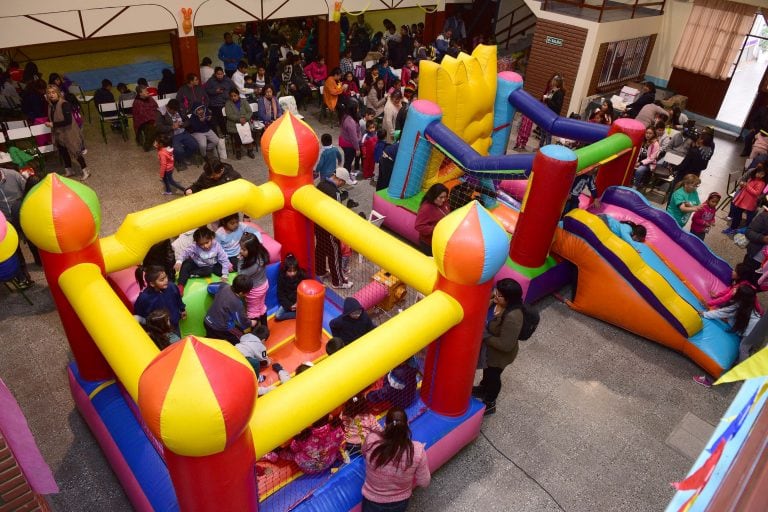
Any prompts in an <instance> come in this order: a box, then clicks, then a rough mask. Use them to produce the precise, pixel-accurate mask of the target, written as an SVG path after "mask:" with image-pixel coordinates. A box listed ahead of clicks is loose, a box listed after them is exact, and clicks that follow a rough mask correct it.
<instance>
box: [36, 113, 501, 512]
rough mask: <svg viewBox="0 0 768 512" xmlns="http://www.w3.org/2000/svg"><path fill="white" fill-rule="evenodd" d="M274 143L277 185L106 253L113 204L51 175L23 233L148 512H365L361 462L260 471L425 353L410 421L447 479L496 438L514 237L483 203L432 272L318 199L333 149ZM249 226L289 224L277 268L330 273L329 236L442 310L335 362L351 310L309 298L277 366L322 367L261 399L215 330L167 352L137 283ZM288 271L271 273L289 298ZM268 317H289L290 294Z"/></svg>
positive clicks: (190, 295)
mask: <svg viewBox="0 0 768 512" xmlns="http://www.w3.org/2000/svg"><path fill="white" fill-rule="evenodd" d="M261 144H262V154H263V155H264V158H265V160H266V162H267V165H268V166H269V181H268V182H267V183H265V184H263V185H259V186H256V185H254V184H252V183H249V182H247V181H245V180H237V181H235V182H231V183H227V184H224V185H221V186H219V187H216V188H213V189H209V190H204V191H202V192H199V193H196V194H194V195H192V196H187V197H184V198H180V199H177V200H175V201H172V202H170V203H167V204H162V205H159V206H156V207H154V208H150V209H149V210H145V211H141V212H136V213H133V214H131V215H129V216H128V217H127V218H126V219H125V221H124V222H123V224H122V225H121V226H120V228H119V229H118V230H117V232H116V233H114V234H113V235H111V236H107V237H104V238H99V236H98V234H99V229H100V206H99V201H98V198H97V197H96V194H95V193H94V192H93V190H91V189H90V188H88V187H87V186H86V185H84V184H82V183H79V182H76V181H73V180H71V179H68V178H64V177H60V176H58V175H55V174H51V175H49V176H47V177H46V178H45V179H44V180H43V181H42V182H41V183H39V184H38V185H37V186H36V187H35V188H34V189H33V190H31V191H30V193H29V194H28V196H27V199H26V200H25V202H24V204H23V207H22V214H21V215H22V225H23V227H24V229H25V232H26V233H27V234H28V236H29V238H30V239H31V240H33V241H34V243H35V244H36V245H37V246H38V247H39V249H40V253H41V258H42V259H43V263H44V268H45V274H46V278H47V280H48V283H49V286H50V289H51V293H52V294H53V297H54V300H55V302H56V306H57V308H58V311H59V315H60V318H61V321H62V325H63V327H64V331H65V334H66V336H67V340H68V342H69V344H70V346H71V349H72V354H73V355H74V359H75V361H74V362H73V363H72V364H71V365H70V367H69V383H70V388H71V390H72V394H73V397H74V399H75V403H76V405H77V407H78V409H79V410H80V411H81V413H82V414H83V416H84V417H85V419H86V421H87V422H88V424H89V425H90V427H91V429H92V431H93V433H94V436H95V437H96V438H97V440H98V441H99V443H100V445H101V446H102V448H103V450H104V453H105V455H106V456H107V458H108V459H109V461H110V463H111V464H112V467H113V468H114V471H115V473H116V474H117V476H118V478H119V479H120V481H121V483H122V485H123V487H124V489H125V491H126V493H127V494H128V496H129V498H130V499H131V502H132V503H133V505H134V507H135V508H136V509H137V510H163V511H169V510H210V511H220V510H243V511H245V510H251V511H255V510H266V511H269V510H287V509H291V510H316V511H340V510H354V509H355V508H356V507H357V506H358V504H359V503H360V501H361V499H362V497H361V487H362V483H363V479H364V466H363V460H362V459H361V458H357V459H352V460H351V461H350V462H349V463H346V464H341V465H339V466H338V467H334V468H333V473H331V472H328V471H326V472H324V473H323V474H320V475H301V474H300V473H298V472H297V471H296V470H295V467H294V469H287V470H286V469H285V468H281V467H273V466H270V465H269V464H268V463H266V462H264V461H263V460H259V459H260V458H261V457H262V456H263V455H264V454H266V453H268V452H270V451H272V450H274V449H276V448H277V447H279V446H280V445H282V444H283V443H285V442H286V441H288V440H290V439H291V438H292V437H293V436H294V435H296V434H298V433H299V432H301V431H302V430H304V429H305V428H306V427H308V426H309V425H311V424H312V423H313V422H314V421H315V420H317V419H318V418H321V417H323V416H324V415H327V414H328V413H329V412H331V411H333V410H334V409H336V408H338V407H339V406H340V405H341V404H343V403H344V402H345V401H347V400H348V399H349V398H350V397H352V396H354V395H356V394H357V393H359V392H360V391H362V390H364V389H366V388H367V387H368V386H370V385H371V384H373V383H375V382H376V381H378V380H379V379H380V378H381V377H383V376H385V375H386V374H387V372H389V371H390V370H391V369H393V368H395V367H396V366H398V365H400V364H401V363H403V362H404V361H406V360H408V359H409V358H411V357H412V356H413V355H414V354H416V353H418V352H420V351H422V349H425V348H427V350H426V355H425V357H424V362H423V368H422V371H423V379H422V383H421V392H420V397H418V398H417V399H416V400H415V401H413V403H410V404H407V405H408V409H407V410H408V414H409V418H410V419H411V428H412V431H413V433H414V437H415V438H416V439H418V440H420V441H423V442H425V443H426V444H427V448H428V455H429V462H430V467H431V468H432V469H435V468H437V467H439V466H440V465H442V464H443V463H444V462H445V461H446V460H448V459H449V458H450V457H451V456H453V455H454V454H455V453H456V452H457V451H458V450H460V449H461V448H462V447H463V446H465V445H466V444H467V443H469V442H470V441H471V440H472V439H474V438H475V437H476V436H477V435H478V433H479V430H480V425H481V420H482V414H483V406H482V404H480V403H479V402H478V401H476V400H472V399H471V397H470V391H471V387H472V381H473V378H474V374H475V362H476V361H477V358H478V353H479V350H480V339H481V333H482V330H483V321H484V318H485V312H486V309H487V306H488V297H489V296H490V291H491V288H492V285H493V276H494V275H495V274H496V273H497V272H498V271H499V269H500V268H501V266H502V265H503V264H504V261H505V259H506V252H507V247H508V244H509V238H508V234H507V233H506V232H505V230H504V228H503V227H502V225H501V224H500V223H499V222H498V221H496V220H495V219H494V218H493V217H492V216H491V215H490V214H489V213H488V212H487V210H486V209H485V208H484V207H483V206H482V205H480V204H479V203H472V204H468V205H467V206H466V207H464V208H462V209H460V210H457V211H454V212H452V213H451V214H450V215H449V216H447V217H445V219H443V221H442V222H441V223H440V224H439V226H438V227H437V228H436V230H435V234H434V242H433V251H434V254H435V258H434V259H432V258H428V257H426V256H424V255H422V254H421V253H420V252H418V251H416V250H415V249H413V248H411V247H409V246H408V245H407V244H405V243H403V242H401V241H399V240H397V239H395V238H394V237H392V236H391V235H388V234H386V233H384V232H383V231H381V230H380V229H379V228H377V227H375V226H374V225H373V224H371V223H369V222H367V221H365V220H364V219H361V218H360V217H359V216H357V215H356V214H355V213H354V212H352V211H351V210H349V209H348V208H346V207H344V206H343V205H342V204H340V203H338V202H336V201H335V200H334V199H333V198H331V197H329V196H327V195H325V194H323V193H322V192H320V191H319V190H318V189H317V188H315V187H314V185H313V182H312V168H313V165H314V163H315V161H316V159H317V155H318V150H319V145H318V140H317V137H316V135H315V134H314V132H313V131H312V129H311V128H310V127H309V126H308V125H306V124H305V123H304V122H302V121H300V120H298V119H297V118H295V117H293V116H292V115H291V114H290V113H287V114H285V115H284V116H283V117H282V118H281V119H279V120H278V121H276V122H275V123H273V124H272V125H271V126H270V127H269V128H268V129H267V131H266V133H265V134H264V136H263V138H262V142H261ZM234 212H244V213H246V214H247V215H249V216H250V218H252V219H258V218H260V217H262V216H264V215H269V214H271V215H272V217H273V224H274V233H275V240H271V241H268V240H266V239H267V236H266V235H263V237H264V238H265V245H266V246H267V247H268V248H270V250H271V253H272V256H273V259H275V260H278V259H279V255H280V254H282V256H283V257H284V256H285V255H286V254H288V253H293V254H294V255H296V256H297V258H298V259H299V262H300V264H301V266H302V267H303V268H308V269H313V268H314V264H313V258H314V250H313V245H314V229H315V225H317V226H319V227H322V228H323V229H325V230H327V231H328V232H330V233H332V234H333V235H335V236H337V237H338V238H340V239H341V240H343V241H344V242H346V243H348V244H349V245H350V246H352V248H353V249H354V250H355V251H357V252H359V253H360V254H361V255H363V256H364V257H365V258H367V259H368V260H370V261H372V262H373V263H375V264H376V265H378V266H380V267H381V268H382V269H386V270H387V271H388V272H390V273H391V274H392V275H395V276H397V277H398V278H399V279H400V280H402V281H403V282H404V283H406V284H407V285H408V286H410V287H412V288H413V289H415V290H417V291H418V292H420V293H421V294H423V295H424V298H423V299H421V300H420V301H418V302H417V303H416V304H415V305H413V306H411V307H409V308H407V309H405V310H404V311H403V312H401V313H399V314H397V315H396V316H394V317H393V318H391V319H390V320H388V321H386V322H385V323H383V324H382V325H380V326H379V327H377V328H376V329H375V330H373V331H372V332H370V333H368V334H367V335H365V336H364V337H362V338H360V339H358V340H357V341H355V343H353V344H351V345H348V346H347V347H345V348H343V349H342V350H340V351H339V352H337V353H335V354H333V356H332V357H328V358H325V352H324V350H323V345H324V343H325V341H326V340H327V330H328V319H329V318H331V317H333V316H336V315H337V314H338V313H339V309H338V305H337V304H338V303H339V302H340V300H339V299H340V297H338V296H336V294H335V293H334V292H333V291H332V290H326V289H325V287H324V286H322V285H321V284H320V283H319V281H316V280H312V279H310V280H308V281H305V282H303V283H302V286H303V287H304V290H303V291H302V286H300V290H299V305H298V308H297V309H298V310H297V313H298V317H297V319H296V320H295V321H294V320H288V321H285V322H281V323H280V324H281V325H280V327H276V326H275V325H274V324H272V325H271V327H275V328H274V329H273V333H272V335H271V336H270V338H269V343H268V345H267V349H268V352H269V355H270V357H271V358H272V359H273V360H274V361H276V362H281V363H284V364H285V366H286V368H291V369H292V368H293V367H295V363H296V361H304V360H310V361H314V362H315V363H316V364H315V365H314V366H313V367H312V368H310V369H309V370H308V371H305V372H303V373H301V374H300V375H297V376H295V377H294V378H292V379H290V380H289V381H287V382H285V383H283V384H280V385H278V386H277V389H275V390H274V391H271V392H270V393H268V394H266V395H264V396H262V397H258V392H257V387H258V383H257V379H256V374H255V373H254V371H253V369H252V368H251V366H250V365H249V364H248V362H247V361H246V360H245V358H244V357H243V356H242V355H241V354H240V352H238V351H237V350H236V349H235V348H234V347H233V346H232V345H230V344H229V343H227V342H225V341H221V340H214V339H206V338H204V337H202V336H199V334H200V333H202V332H204V331H203V330H202V314H197V315H195V314H190V317H191V318H189V319H188V320H187V322H186V323H185V324H183V325H182V330H183V334H187V336H186V337H185V338H183V339H182V341H180V342H177V343H175V344H172V345H171V346H169V347H167V348H165V349H164V350H162V351H160V350H158V348H157V347H156V346H155V345H154V343H153V342H152V341H151V340H150V338H149V337H148V336H147V334H146V333H145V332H144V330H143V329H142V328H141V326H140V325H139V324H138V322H137V321H136V320H135V319H134V317H133V315H132V310H131V307H132V300H131V294H132V293H133V295H134V296H135V291H134V292H131V290H130V288H131V285H130V284H129V282H130V279H126V274H130V273H131V272H132V269H133V268H134V267H135V265H137V264H138V263H140V262H141V261H142V259H143V258H144V255H145V254H146V253H147V251H148V249H149V248H150V247H151V246H152V245H153V244H155V243H157V242H160V241H163V240H166V239H168V238H169V237H171V236H174V235H177V234H179V233H183V232H186V231H188V230H190V229H192V228H194V227H197V226H200V225H205V224H206V223H209V222H213V221H216V220H217V219H220V218H221V217H223V216H225V215H227V214H230V213H234ZM278 265H279V262H275V263H274V264H272V265H271V266H270V269H269V270H268V272H267V274H268V278H269V280H270V281H271V285H272V286H273V287H274V284H275V283H274V280H275V276H276V274H277V271H276V270H277V266H278ZM205 284H206V283H205V282H204V281H202V280H201V282H199V283H197V284H193V283H192V281H191V282H190V284H189V285H188V286H187V287H185V293H184V301H185V302H186V303H187V304H188V305H189V307H190V310H195V309H197V310H198V311H202V310H204V305H203V304H201V302H204V301H205V300H206V297H207V292H205V288H206V286H205ZM302 294H303V296H302ZM302 301H303V302H302ZM267 305H268V307H269V310H270V313H273V312H274V310H275V309H276V307H277V304H276V301H275V298H274V294H272V295H271V296H268V297H267ZM318 305H319V306H320V307H319V308H318V307H317V306H318ZM285 326H288V327H290V329H289V330H290V332H288V331H287V330H286V327H285ZM190 333H192V334H190ZM265 373H271V372H265ZM269 378H270V379H272V380H274V376H271V377H269ZM270 383H271V382H270V381H268V382H267V383H266V384H270ZM404 405H405V404H404ZM257 461H258V462H257ZM257 468H258V469H257Z"/></svg>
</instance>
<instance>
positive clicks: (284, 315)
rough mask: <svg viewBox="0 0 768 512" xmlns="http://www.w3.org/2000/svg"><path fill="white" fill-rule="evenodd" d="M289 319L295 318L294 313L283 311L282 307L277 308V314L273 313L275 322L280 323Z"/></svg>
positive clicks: (287, 310) (288, 310)
mask: <svg viewBox="0 0 768 512" xmlns="http://www.w3.org/2000/svg"><path fill="white" fill-rule="evenodd" d="M291 318H296V312H295V311H291V310H290V309H285V308H284V307H283V306H279V307H278V308H277V312H276V313H275V321H277V322H281V321H283V320H290V319H291Z"/></svg>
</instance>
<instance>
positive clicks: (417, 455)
mask: <svg viewBox="0 0 768 512" xmlns="http://www.w3.org/2000/svg"><path fill="white" fill-rule="evenodd" d="M362 453H363V457H364V458H365V483H363V512H380V511H387V512H404V511H405V510H406V509H407V508H408V501H409V500H410V498H411V494H413V488H414V487H426V486H428V485H429V482H430V479H431V476H430V474H429V465H428V464H427V453H426V451H425V450H424V445H423V444H422V443H418V442H413V441H412V440H411V429H410V428H409V427H408V416H407V415H406V414H405V411H404V410H403V409H401V408H400V407H392V408H391V409H390V410H389V411H388V412H387V417H386V420H385V424H384V431H383V432H375V431H372V432H371V433H370V434H368V437H366V438H365V442H364V443H363V447H362Z"/></svg>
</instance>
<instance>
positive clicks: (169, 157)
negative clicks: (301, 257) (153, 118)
mask: <svg viewBox="0 0 768 512" xmlns="http://www.w3.org/2000/svg"><path fill="white" fill-rule="evenodd" d="M154 146H155V149H156V150H157V159H158V160H159V161H160V179H161V180H162V181H163V185H164V186H165V190H164V191H163V195H164V196H169V195H171V194H173V192H172V191H171V187H173V188H176V189H178V190H181V193H182V194H183V193H184V190H185V187H182V186H181V185H179V183H178V182H177V181H176V180H174V179H173V170H174V168H175V165H174V162H173V145H172V144H171V138H170V137H169V136H168V135H165V134H160V135H158V136H157V137H156V138H155V144H154Z"/></svg>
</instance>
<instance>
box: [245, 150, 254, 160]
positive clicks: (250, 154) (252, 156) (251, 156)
mask: <svg viewBox="0 0 768 512" xmlns="http://www.w3.org/2000/svg"><path fill="white" fill-rule="evenodd" d="M246 154H247V155H248V158H256V155H254V154H253V150H251V151H248V153H246Z"/></svg>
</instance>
